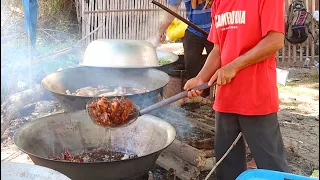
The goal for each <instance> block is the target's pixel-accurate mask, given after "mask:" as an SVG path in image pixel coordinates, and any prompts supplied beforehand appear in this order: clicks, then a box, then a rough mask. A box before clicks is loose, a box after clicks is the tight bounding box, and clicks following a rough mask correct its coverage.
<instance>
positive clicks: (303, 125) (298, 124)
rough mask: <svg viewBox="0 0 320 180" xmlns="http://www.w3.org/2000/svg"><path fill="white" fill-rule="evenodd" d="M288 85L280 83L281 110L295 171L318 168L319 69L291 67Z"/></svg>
mask: <svg viewBox="0 0 320 180" xmlns="http://www.w3.org/2000/svg"><path fill="white" fill-rule="evenodd" d="M289 70H290V73H289V79H288V80H289V81H291V82H288V83H287V85H286V86H285V87H284V86H281V85H279V98H280V112H279V113H278V118H279V122H280V125H281V131H282V135H283V138H284V142H285V144H286V145H288V146H289V147H291V148H288V149H287V150H288V161H289V164H290V166H291V168H292V171H293V173H295V174H301V175H308V176H309V175H310V174H311V173H312V170H313V169H319V74H318V71H317V70H316V69H306V68H293V69H289Z"/></svg>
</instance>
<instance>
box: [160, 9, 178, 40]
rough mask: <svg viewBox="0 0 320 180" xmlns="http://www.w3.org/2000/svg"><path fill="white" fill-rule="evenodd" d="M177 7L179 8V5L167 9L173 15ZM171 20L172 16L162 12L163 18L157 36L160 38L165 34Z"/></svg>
mask: <svg viewBox="0 0 320 180" xmlns="http://www.w3.org/2000/svg"><path fill="white" fill-rule="evenodd" d="M179 6H180V3H179V4H178V5H175V6H171V5H169V7H168V8H169V9H170V10H172V11H174V12H175V13H177V12H178V8H179ZM173 19H174V16H172V15H171V14H170V13H168V12H164V16H163V19H162V20H161V24H160V28H159V33H158V35H159V36H160V37H161V36H162V35H163V34H164V33H165V32H166V30H167V29H168V27H169V25H170V24H171V23H172V21H173Z"/></svg>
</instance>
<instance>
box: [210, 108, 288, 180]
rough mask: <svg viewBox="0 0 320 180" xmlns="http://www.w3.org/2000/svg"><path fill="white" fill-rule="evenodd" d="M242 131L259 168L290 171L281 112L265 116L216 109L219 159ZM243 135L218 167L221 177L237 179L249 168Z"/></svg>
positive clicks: (222, 179) (216, 141) (217, 173)
mask: <svg viewBox="0 0 320 180" xmlns="http://www.w3.org/2000/svg"><path fill="white" fill-rule="evenodd" d="M240 131H241V132H242V134H243V137H244V138H245V140H246V142H247V143H248V146H249V148H250V150H251V153H252V156H253V158H254V160H255V162H256V164H257V167H258V168H259V169H269V170H276V171H282V172H290V168H289V166H288V163H287V160H286V152H285V148H284V145H283V140H282V136H281V132H280V126H279V122H278V118H277V113H274V114H270V115H265V116H243V115H238V114H230V113H220V112H216V135H215V155H216V160H217V161H218V160H219V159H220V158H221V157H222V156H223V154H224V153H225V152H226V151H227V149H228V148H229V147H230V145H231V144H232V142H233V141H234V140H235V139H236V137H237V136H238V134H239V132H240ZM243 137H241V139H240V140H239V142H238V143H237V144H236V145H235V147H234V148H233V149H232V150H231V151H230V153H229V154H228V155H227V156H226V158H225V159H224V160H223V161H222V162H221V164H220V165H219V166H218V167H217V169H216V175H217V179H218V180H235V179H236V178H237V177H238V176H239V175H240V174H241V173H242V172H243V171H245V170H246V169H247V166H246V147H245V143H244V139H243Z"/></svg>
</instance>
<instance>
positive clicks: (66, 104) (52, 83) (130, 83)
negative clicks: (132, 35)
mask: <svg viewBox="0 0 320 180" xmlns="http://www.w3.org/2000/svg"><path fill="white" fill-rule="evenodd" d="M168 82H169V76H168V75H167V74H166V73H164V72H162V71H159V70H156V69H146V68H142V69H137V68H134V69H128V68H125V69H123V68H99V67H84V66H83V67H75V68H70V69H65V70H62V71H59V72H55V73H52V74H50V75H48V76H47V77H45V78H44V79H43V80H42V82H41V83H42V86H43V87H44V88H45V89H46V90H48V91H49V92H51V93H52V94H53V96H54V97H55V98H56V99H57V100H58V102H59V104H60V105H61V106H62V107H63V108H64V110H65V111H67V112H71V111H77V110H84V109H85V108H86V104H87V102H88V101H89V100H90V99H92V96H91V97H90V96H76V95H67V94H66V90H69V91H71V92H74V91H76V90H77V89H81V88H84V87H88V86H90V87H98V86H99V85H102V86H107V87H118V86H121V87H133V88H146V89H148V90H149V92H145V93H136V94H132V95H126V97H127V98H129V99H131V100H132V101H133V102H134V103H135V104H137V105H138V106H139V107H146V106H148V105H151V104H153V103H155V102H156V101H157V98H158V96H159V94H160V93H161V92H162V90H163V87H164V86H165V85H167V84H168ZM113 97H114V96H113ZM113 97H110V98H113Z"/></svg>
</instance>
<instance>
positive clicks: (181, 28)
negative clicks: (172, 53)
mask: <svg viewBox="0 0 320 180" xmlns="http://www.w3.org/2000/svg"><path fill="white" fill-rule="evenodd" d="M187 27H188V25H187V24H186V23H184V22H182V21H181V20H179V19H177V18H175V19H174V20H173V21H172V23H171V24H170V25H169V27H168V29H167V32H166V34H167V36H168V37H169V39H170V41H176V40H178V39H180V38H183V37H184V32H185V31H186V29H187Z"/></svg>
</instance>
